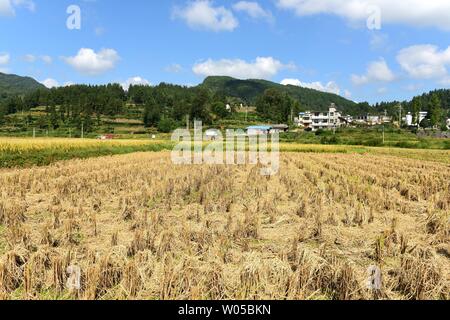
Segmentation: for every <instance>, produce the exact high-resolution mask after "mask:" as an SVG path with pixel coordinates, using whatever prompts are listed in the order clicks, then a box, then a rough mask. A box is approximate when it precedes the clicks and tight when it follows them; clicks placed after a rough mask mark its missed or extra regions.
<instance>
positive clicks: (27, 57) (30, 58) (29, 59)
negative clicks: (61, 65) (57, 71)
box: [23, 54, 53, 64]
mask: <svg viewBox="0 0 450 320" xmlns="http://www.w3.org/2000/svg"><path fill="white" fill-rule="evenodd" d="M38 59H40V60H42V61H43V62H44V63H46V64H50V63H52V61H53V59H52V57H50V56H40V57H37V56H35V55H34V54H26V55H25V56H23V60H24V61H26V62H28V63H34V62H36V61H37V60H38Z"/></svg>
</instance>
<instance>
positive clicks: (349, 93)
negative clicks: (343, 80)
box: [344, 90, 352, 99]
mask: <svg viewBox="0 0 450 320" xmlns="http://www.w3.org/2000/svg"><path fill="white" fill-rule="evenodd" d="M344 97H346V98H347V99H350V98H351V97H352V93H351V92H350V91H348V90H345V91H344Z"/></svg>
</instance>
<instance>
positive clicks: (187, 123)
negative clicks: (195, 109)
mask: <svg viewBox="0 0 450 320" xmlns="http://www.w3.org/2000/svg"><path fill="white" fill-rule="evenodd" d="M189 127H190V123H189V115H188V114H187V115H186V130H187V131H189Z"/></svg>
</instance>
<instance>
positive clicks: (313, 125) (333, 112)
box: [296, 104, 342, 131]
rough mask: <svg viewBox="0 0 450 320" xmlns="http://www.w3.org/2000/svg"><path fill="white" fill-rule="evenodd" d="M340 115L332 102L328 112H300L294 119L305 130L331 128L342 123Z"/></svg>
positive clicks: (337, 126) (335, 127)
mask: <svg viewBox="0 0 450 320" xmlns="http://www.w3.org/2000/svg"><path fill="white" fill-rule="evenodd" d="M341 116H342V115H341V113H340V112H339V111H337V109H336V106H335V105H334V104H332V105H331V106H330V108H329V109H328V112H319V111H317V112H311V111H307V112H302V113H300V114H299V117H298V118H297V119H296V120H297V124H298V126H299V127H302V128H304V129H305V130H312V131H317V130H333V129H337V128H339V127H340V126H341V125H342V122H341Z"/></svg>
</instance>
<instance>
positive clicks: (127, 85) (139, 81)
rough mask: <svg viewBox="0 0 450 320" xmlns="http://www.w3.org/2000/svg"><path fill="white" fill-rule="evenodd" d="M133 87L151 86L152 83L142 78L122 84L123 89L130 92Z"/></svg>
mask: <svg viewBox="0 0 450 320" xmlns="http://www.w3.org/2000/svg"><path fill="white" fill-rule="evenodd" d="M131 85H133V86H135V85H143V86H150V85H151V83H150V81H148V80H147V79H144V78H141V77H133V78H129V79H128V80H127V81H125V82H124V83H122V88H123V89H124V90H128V89H129V88H130V86H131Z"/></svg>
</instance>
